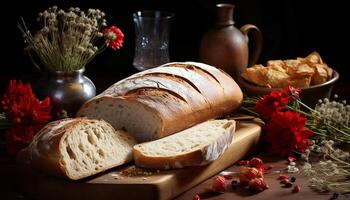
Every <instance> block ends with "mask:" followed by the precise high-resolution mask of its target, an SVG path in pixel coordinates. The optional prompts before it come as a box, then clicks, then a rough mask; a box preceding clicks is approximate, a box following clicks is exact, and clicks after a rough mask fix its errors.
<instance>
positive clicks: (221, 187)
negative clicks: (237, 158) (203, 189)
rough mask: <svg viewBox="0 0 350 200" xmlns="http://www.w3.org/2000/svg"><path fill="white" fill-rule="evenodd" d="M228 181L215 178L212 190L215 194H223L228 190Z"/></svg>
mask: <svg viewBox="0 0 350 200" xmlns="http://www.w3.org/2000/svg"><path fill="white" fill-rule="evenodd" d="M226 186H227V183H226V179H225V178H224V177H222V176H216V177H214V178H213V183H212V187H211V189H212V190H213V192H220V193H223V192H225V190H226Z"/></svg>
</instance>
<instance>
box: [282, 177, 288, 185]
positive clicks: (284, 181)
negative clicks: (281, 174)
mask: <svg viewBox="0 0 350 200" xmlns="http://www.w3.org/2000/svg"><path fill="white" fill-rule="evenodd" d="M280 183H281V184H287V183H289V179H288V178H286V179H282V180H281V182H280Z"/></svg>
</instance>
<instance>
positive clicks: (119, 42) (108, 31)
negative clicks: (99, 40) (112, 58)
mask: <svg viewBox="0 0 350 200" xmlns="http://www.w3.org/2000/svg"><path fill="white" fill-rule="evenodd" d="M102 33H103V35H104V38H105V40H106V44H107V46H108V47H111V48H112V49H114V50H116V49H120V48H122V47H123V41H124V34H123V32H122V31H121V30H120V29H119V28H118V27H116V26H111V27H109V28H105V29H104V30H103V31H102Z"/></svg>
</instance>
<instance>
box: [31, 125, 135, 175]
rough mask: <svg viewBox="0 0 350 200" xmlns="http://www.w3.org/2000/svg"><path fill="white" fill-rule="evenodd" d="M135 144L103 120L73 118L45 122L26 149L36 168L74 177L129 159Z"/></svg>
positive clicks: (92, 173)
mask: <svg viewBox="0 0 350 200" xmlns="http://www.w3.org/2000/svg"><path fill="white" fill-rule="evenodd" d="M135 144H136V141H135V140H134V139H133V138H131V137H130V136H129V135H128V134H127V133H125V132H123V131H115V130H114V128H113V127H112V126H111V125H110V124H108V123H107V122H105V121H103V120H90V119H86V118H75V119H65V120H59V121H55V122H52V123H49V124H48V125H46V126H45V127H44V128H43V129H42V130H41V131H40V132H39V133H38V134H37V135H36V136H35V137H34V140H33V142H32V143H31V144H30V145H29V147H28V148H27V149H26V151H27V152H28V154H29V157H30V162H31V163H32V164H33V165H34V166H35V167H36V168H38V169H40V170H42V171H45V172H47V173H50V174H52V175H56V176H60V177H64V178H69V179H73V180H77V179H81V178H84V177H88V176H91V175H94V174H97V173H99V172H102V171H105V170H107V169H110V168H112V167H116V166H118V165H121V164H124V163H126V162H129V161H131V160H132V147H133V146H134V145H135Z"/></svg>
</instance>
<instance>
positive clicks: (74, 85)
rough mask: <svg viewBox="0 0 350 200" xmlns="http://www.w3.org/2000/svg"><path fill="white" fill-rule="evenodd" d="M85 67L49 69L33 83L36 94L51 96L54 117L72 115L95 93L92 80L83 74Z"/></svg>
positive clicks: (42, 96) (41, 96)
mask: <svg viewBox="0 0 350 200" xmlns="http://www.w3.org/2000/svg"><path fill="white" fill-rule="evenodd" d="M84 71H85V68H82V69H80V70H76V71H70V72H64V71H49V72H48V73H47V74H46V75H45V76H44V77H43V78H42V79H40V80H38V81H37V82H35V83H34V85H33V88H34V91H35V92H36V95H37V96H38V97H39V98H40V99H43V98H44V97H50V98H51V104H52V105H53V108H52V111H53V115H54V117H56V118H60V117H62V115H63V114H65V113H66V114H67V115H68V117H74V116H75V114H76V112H77V111H78V109H79V108H80V106H81V105H82V104H83V103H85V102H86V101H87V100H89V99H91V98H92V97H94V96H95V95H96V87H95V85H94V84H93V82H92V81H91V80H90V79H89V78H88V77H86V76H85V75H84Z"/></svg>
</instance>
